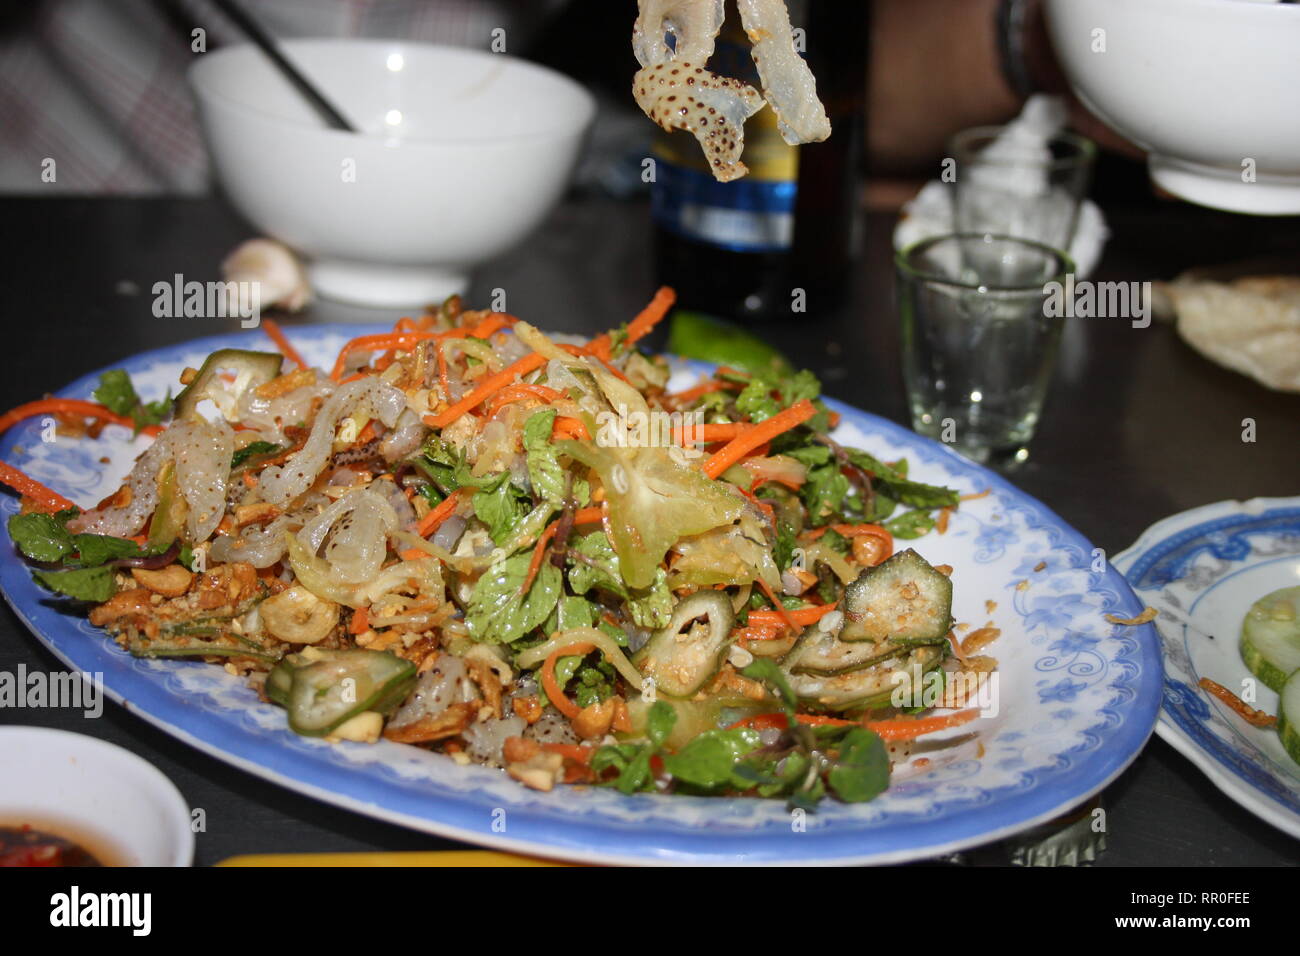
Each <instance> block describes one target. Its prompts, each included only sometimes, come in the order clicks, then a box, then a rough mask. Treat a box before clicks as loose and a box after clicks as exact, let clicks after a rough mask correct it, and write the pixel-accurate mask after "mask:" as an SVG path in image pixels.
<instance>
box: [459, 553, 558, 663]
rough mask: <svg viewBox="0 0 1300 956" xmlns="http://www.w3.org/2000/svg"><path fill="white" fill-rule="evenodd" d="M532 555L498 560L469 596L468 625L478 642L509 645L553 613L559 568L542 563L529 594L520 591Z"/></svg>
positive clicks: (466, 622) (466, 621)
mask: <svg viewBox="0 0 1300 956" xmlns="http://www.w3.org/2000/svg"><path fill="white" fill-rule="evenodd" d="M531 561H532V555H531V554H528V553H527V552H525V553H522V554H516V555H514V556H513V557H509V558H506V559H505V560H504V561H498V562H497V563H496V564H494V565H492V567H490V568H488V569H487V570H486V571H484V572H483V576H482V577H480V578H479V579H478V583H477V584H475V585H474V593H473V594H472V595H471V596H470V601H469V611H468V613H466V615H465V624H466V625H467V626H468V627H469V633H470V636H471V637H473V638H474V640H476V641H487V642H491V643H500V644H509V643H511V642H512V641H517V640H519V638H521V637H523V636H524V635H525V634H527V633H528V632H529V631H531V630H532V629H533V628H535V627H537V626H538V625H539V624H541V623H542V622H543V621H545V620H546V618H547V617H548V616H550V613H551V609H552V608H554V607H555V604H556V602H557V601H558V600H559V599H560V590H561V588H562V586H563V578H562V576H561V574H560V569H559V568H557V567H555V565H553V564H551V562H549V561H544V562H542V566H541V568H540V569H539V570H538V572H537V577H536V578H535V579H534V580H533V583H532V586H531V587H529V589H528V593H527V594H521V593H520V590H519V589H520V588H521V587H522V586H523V583H524V578H525V577H527V576H528V565H529V563H530V562H531Z"/></svg>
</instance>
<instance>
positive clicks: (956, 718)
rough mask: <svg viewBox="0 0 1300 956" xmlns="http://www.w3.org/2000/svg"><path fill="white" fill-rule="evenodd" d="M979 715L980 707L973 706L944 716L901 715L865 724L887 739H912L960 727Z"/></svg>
mask: <svg viewBox="0 0 1300 956" xmlns="http://www.w3.org/2000/svg"><path fill="white" fill-rule="evenodd" d="M978 716H979V709H978V708H974V707H972V708H971V709H970V710H959V711H958V712H957V713H955V714H945V715H943V716H942V717H921V718H915V719H914V718H904V717H899V718H895V719H894V720H869V721H867V722H866V723H865V724H863V726H865V727H866V728H867V729H868V730H874V731H875V732H876V733H878V734H879V735H880V736H881V737H883V738H884V739H885V740H890V741H893V740H912V739H914V738H916V737H923V736H925V735H926V734H933V733H937V732H938V731H940V730H947V729H948V728H949V727H960V726H961V725H962V724H964V723H966V722H967V721H971V720H974V719H975V718H976V717H978Z"/></svg>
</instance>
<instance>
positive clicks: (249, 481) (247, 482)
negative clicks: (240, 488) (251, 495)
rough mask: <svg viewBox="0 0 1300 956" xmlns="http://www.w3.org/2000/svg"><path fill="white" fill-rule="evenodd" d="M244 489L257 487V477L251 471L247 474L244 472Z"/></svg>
mask: <svg viewBox="0 0 1300 956" xmlns="http://www.w3.org/2000/svg"><path fill="white" fill-rule="evenodd" d="M244 487H245V488H256V487H257V475H255V474H253V473H252V472H251V471H246V472H244Z"/></svg>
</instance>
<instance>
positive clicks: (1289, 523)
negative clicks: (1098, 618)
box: [1115, 498, 1300, 837]
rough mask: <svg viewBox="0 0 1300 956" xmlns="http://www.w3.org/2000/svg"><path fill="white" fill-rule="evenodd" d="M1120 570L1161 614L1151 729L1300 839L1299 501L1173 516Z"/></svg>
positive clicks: (1149, 533) (1224, 506) (1223, 506)
mask: <svg viewBox="0 0 1300 956" xmlns="http://www.w3.org/2000/svg"><path fill="white" fill-rule="evenodd" d="M1115 566H1116V567H1118V568H1120V569H1121V570H1122V571H1123V572H1124V574H1125V576H1126V577H1127V578H1128V580H1129V582H1130V583H1131V584H1132V586H1133V588H1134V590H1135V591H1136V593H1137V594H1139V595H1140V596H1141V597H1142V598H1143V600H1145V601H1146V602H1147V603H1148V604H1150V605H1151V606H1152V607H1154V608H1155V609H1156V610H1157V611H1158V612H1159V616H1158V617H1157V618H1156V619H1155V624H1156V629H1157V631H1158V632H1159V635H1160V640H1161V644H1162V649H1163V652H1164V666H1165V680H1164V694H1163V696H1164V702H1163V705H1162V707H1161V711H1160V718H1159V721H1158V722H1157V724H1156V732H1157V733H1158V734H1160V736H1161V737H1163V738H1164V739H1165V740H1167V741H1168V742H1169V743H1170V744H1171V745H1172V746H1173V747H1174V749H1176V750H1177V751H1178V752H1179V753H1181V754H1183V755H1184V756H1186V757H1187V758H1188V759H1189V760H1191V761H1192V763H1194V764H1195V765H1196V766H1197V767H1198V768H1199V769H1200V770H1201V771H1202V772H1203V773H1204V774H1205V775H1206V776H1207V777H1209V778H1210V780H1211V781H1212V782H1213V783H1214V784H1215V785H1216V786H1217V787H1218V788H1219V789H1220V790H1222V791H1223V792H1224V793H1226V794H1227V795H1228V796H1230V797H1231V798H1232V799H1234V800H1236V801H1237V802H1238V803H1239V804H1241V805H1242V806H1243V807H1245V808H1246V809H1247V810H1249V811H1250V812H1252V813H1254V814H1255V815H1256V816H1258V817H1260V818H1261V819H1263V820H1267V821H1268V822H1269V823H1271V824H1273V825H1274V826H1276V827H1278V828H1279V829H1281V830H1283V831H1284V832H1286V833H1289V834H1291V836H1294V837H1300V587H1298V586H1297V585H1296V582H1297V581H1298V580H1300V498H1254V499H1251V500H1249V501H1219V502H1216V503H1214V504H1210V505H1204V506H1202V507H1200V508H1193V509H1191V510H1190V511H1184V512H1182V513H1181V514H1176V515H1172V516H1170V517H1168V518H1165V519H1164V520H1162V521H1160V522H1157V523H1156V524H1154V525H1152V526H1151V527H1150V528H1148V529H1147V530H1146V531H1144V532H1143V533H1142V536H1141V537H1140V538H1138V540H1137V541H1136V542H1135V543H1134V544H1133V546H1132V547H1130V548H1129V549H1128V550H1127V551H1125V552H1124V553H1123V554H1120V555H1118V556H1117V557H1116V558H1115Z"/></svg>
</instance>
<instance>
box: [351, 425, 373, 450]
mask: <svg viewBox="0 0 1300 956" xmlns="http://www.w3.org/2000/svg"><path fill="white" fill-rule="evenodd" d="M374 437H375V423H374V420H373V419H372V420H371V421H368V422H366V427H365V428H363V429H361V431H359V432H358V433H357V440H356V441H355V442H353V444H354V445H364V444H366V443H367V442H369V441H371V440H372V439H374Z"/></svg>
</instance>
